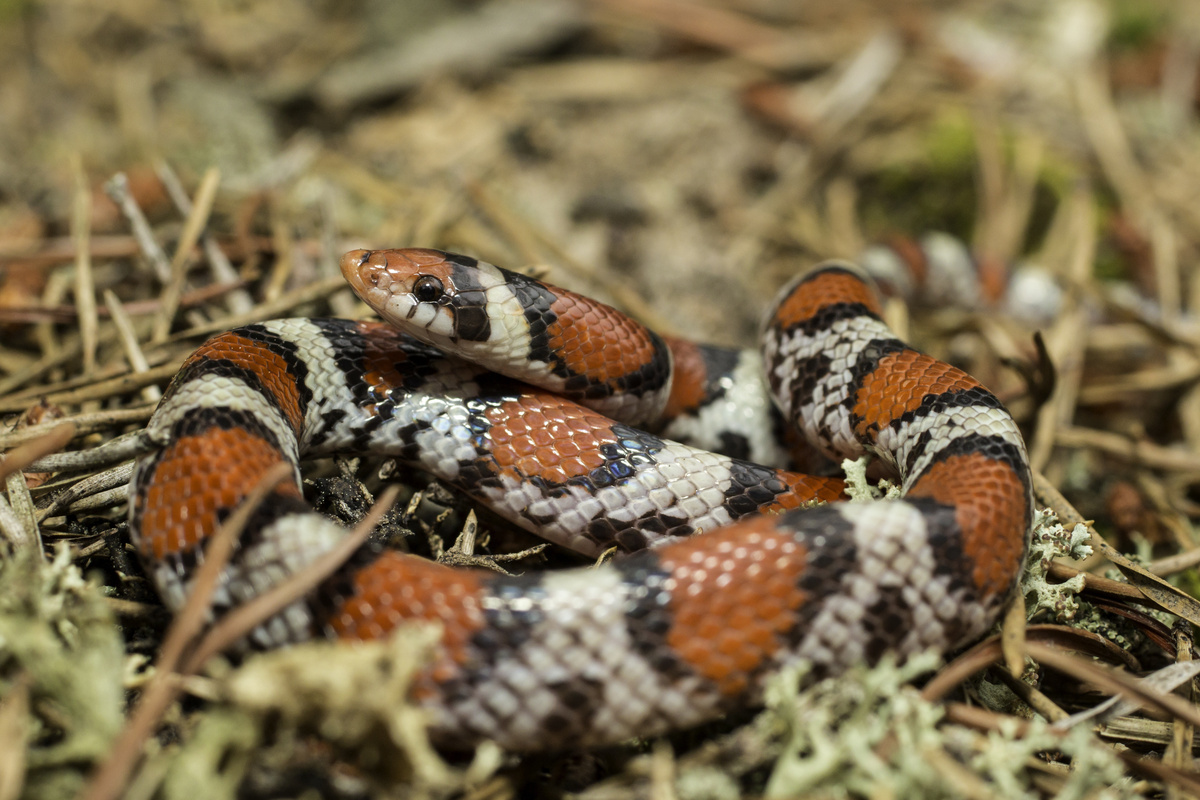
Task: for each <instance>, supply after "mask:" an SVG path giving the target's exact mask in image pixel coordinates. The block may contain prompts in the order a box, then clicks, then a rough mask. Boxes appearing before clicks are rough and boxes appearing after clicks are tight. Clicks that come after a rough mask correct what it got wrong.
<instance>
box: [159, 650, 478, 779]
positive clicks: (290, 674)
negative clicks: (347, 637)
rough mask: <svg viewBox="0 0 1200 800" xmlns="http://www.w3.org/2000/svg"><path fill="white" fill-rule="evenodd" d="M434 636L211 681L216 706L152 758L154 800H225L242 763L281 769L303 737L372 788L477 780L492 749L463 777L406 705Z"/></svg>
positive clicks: (272, 661)
mask: <svg viewBox="0 0 1200 800" xmlns="http://www.w3.org/2000/svg"><path fill="white" fill-rule="evenodd" d="M439 636H440V631H438V630H437V629H436V628H434V627H432V626H428V627H421V628H406V629H402V630H399V631H397V632H396V634H395V635H393V636H392V637H390V638H388V639H386V640H382V641H377V642H360V643H354V644H349V643H338V642H313V643H309V644H304V645H299V646H296V647H291V648H287V649H284V650H277V651H273V652H269V653H263V654H261V655H258V656H255V657H253V658H251V659H249V660H248V661H247V662H246V663H245V664H244V665H243V666H242V667H240V668H239V669H237V670H233V671H231V672H229V673H228V674H227V675H224V676H221V677H219V678H218V679H217V683H216V691H217V694H219V695H220V700H219V701H218V702H217V703H215V704H214V705H213V706H212V707H210V708H209V710H208V711H207V712H206V714H205V715H204V718H203V719H202V720H200V721H199V723H198V724H197V725H196V727H195V728H194V729H193V730H192V731H191V732H190V734H188V735H186V736H185V737H184V743H183V745H182V746H181V747H179V748H171V749H169V750H167V751H164V752H163V753H162V755H161V758H162V760H163V776H164V777H163V784H162V788H163V796H164V797H165V798H167V800H191V798H193V797H195V796H197V795H198V794H199V795H200V796H205V797H220V796H232V795H231V791H230V790H231V789H233V788H236V787H237V786H238V785H239V782H240V781H241V780H242V779H243V777H244V776H245V774H246V771H247V769H248V768H249V767H250V766H251V765H252V764H257V765H258V766H260V767H265V768H272V767H279V768H282V767H284V766H286V765H287V764H288V763H289V761H290V760H291V759H292V758H293V754H294V753H295V750H296V747H297V743H298V742H299V741H300V740H301V739H302V738H303V737H305V736H308V735H313V734H315V735H317V736H319V737H320V738H321V739H322V740H323V741H325V742H327V743H328V744H329V745H330V746H331V747H332V748H333V752H335V753H339V754H341V755H342V756H343V757H345V758H348V759H350V760H351V761H353V763H354V764H355V766H356V767H357V768H358V769H359V770H360V771H361V776H362V778H363V780H364V781H366V782H367V784H369V785H370V784H373V785H374V786H375V787H376V788H380V789H382V787H388V786H404V787H406V791H408V792H409V793H410V795H411V796H414V797H439V796H444V795H445V794H446V793H448V792H450V791H452V790H454V791H458V790H461V789H462V788H463V786H465V785H469V784H471V783H474V782H478V781H481V780H483V779H486V778H487V777H488V776H489V775H490V774H491V772H492V771H494V769H495V767H496V766H497V765H498V759H497V758H496V756H495V754H494V753H493V752H492V750H493V749H494V748H491V749H489V748H481V749H480V751H479V752H478V753H477V756H476V760H475V763H473V764H472V765H471V766H470V767H469V768H468V769H467V770H466V771H465V772H463V771H461V770H453V769H451V768H450V767H449V766H448V765H446V763H445V762H444V761H442V759H441V758H440V757H439V756H438V755H437V753H436V751H435V750H434V749H433V747H432V745H431V744H430V742H429V739H428V737H427V734H426V730H425V726H426V718H425V714H424V712H422V711H421V710H420V709H419V708H417V707H416V706H414V705H413V704H412V702H411V701H410V699H409V691H410V685H411V682H412V678H413V676H414V675H415V673H416V671H417V670H419V669H420V668H421V667H422V665H424V664H425V663H426V661H427V659H428V658H429V656H430V653H431V651H432V648H433V646H434V644H435V643H436V641H437V639H438V637H439ZM198 787H203V791H198Z"/></svg>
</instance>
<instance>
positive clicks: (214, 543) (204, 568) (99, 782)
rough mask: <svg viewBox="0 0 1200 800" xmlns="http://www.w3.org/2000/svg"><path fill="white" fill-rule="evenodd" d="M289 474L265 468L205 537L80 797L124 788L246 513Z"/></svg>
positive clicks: (173, 688)
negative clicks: (127, 709)
mask: <svg viewBox="0 0 1200 800" xmlns="http://www.w3.org/2000/svg"><path fill="white" fill-rule="evenodd" d="M291 475H292V467H291V465H290V464H287V463H279V464H276V465H275V466H274V467H272V468H271V469H269V470H267V472H266V474H265V475H263V477H262V479H261V480H260V481H259V482H258V485H257V486H255V487H254V490H253V491H252V492H251V493H250V494H249V495H248V496H247V497H246V499H245V500H244V501H243V502H242V504H241V505H240V506H239V507H238V509H237V510H236V511H235V512H234V513H233V514H232V515H230V517H229V519H228V520H226V521H225V523H224V524H223V525H221V528H220V530H218V531H217V533H216V534H215V535H214V536H213V537H212V539H211V540H210V541H209V545H208V548H207V550H206V551H205V559H204V563H203V564H202V565H201V566H200V569H199V570H198V571H197V573H196V577H195V578H194V579H193V581H192V590H191V594H190V595H189V596H188V599H187V602H186V603H185V604H184V606H183V608H182V609H181V610H180V611H179V613H178V614H177V615H176V616H175V621H174V622H173V623H171V627H170V629H169V630H168V631H167V636H166V639H165V640H164V642H163V645H162V649H161V650H160V653H159V657H158V660H157V662H156V664H155V667H156V672H155V675H154V677H153V678H152V679H151V680H150V683H149V684H148V685H147V686H146V688H145V690H144V691H143V693H142V697H141V700H140V702H139V703H138V704H137V707H136V708H135V709H134V711H133V714H132V715H131V716H130V718H129V720H128V722H127V723H126V724H125V728H124V729H123V730H122V731H121V734H120V736H118V737H117V740H116V742H115V743H114V745H113V748H112V751H111V753H110V755H109V757H108V758H107V759H106V760H105V761H104V762H103V763H102V764H100V765H99V766H98V767H97V769H96V771H95V772H94V773H93V774H92V777H91V780H90V781H88V784H87V786H86V787H85V788H84V790H83V792H82V793H81V794H80V798H81V800H115V798H117V797H119V796H120V795H121V794H122V792H123V791H124V790H125V786H126V782H127V780H128V778H129V776H130V774H131V773H132V771H133V769H134V767H135V766H136V764H137V762H138V759H139V758H140V756H141V753H142V746H143V744H144V743H145V741H146V738H147V737H148V736H149V735H150V734H151V733H152V732H153V730H154V727H155V726H156V725H157V724H158V721H159V720H160V719H161V718H162V715H163V714H164V713H165V712H166V710H167V707H168V706H170V704H171V703H172V702H173V701H174V699H175V698H176V697H177V696H178V694H179V689H180V684H179V678H180V677H181V676H180V674H179V673H176V672H175V668H176V665H177V664H178V663H179V659H180V657H181V656H182V655H183V652H184V650H185V649H186V647H187V646H188V643H190V642H191V641H192V639H193V638H194V637H195V636H196V633H197V631H199V629H200V627H201V626H202V625H203V624H204V619H205V617H206V616H207V615H208V609H209V605H210V603H211V602H212V593H213V592H214V591H215V590H216V587H217V580H218V578H219V577H220V574H221V571H222V570H223V569H224V568H225V564H226V562H227V561H228V560H229V556H230V555H231V554H232V553H233V549H234V545H235V543H236V542H237V539H238V537H239V536H241V534H242V531H243V530H244V529H245V527H246V523H247V522H248V521H249V519H250V515H251V514H253V513H254V511H255V510H256V509H257V508H258V507H259V506H260V505H261V504H262V502H263V500H265V499H266V497H267V495H268V494H269V493H270V492H271V491H272V490H274V488H275V486H276V485H278V484H279V483H280V482H281V481H284V480H287V479H288V478H289V477H291Z"/></svg>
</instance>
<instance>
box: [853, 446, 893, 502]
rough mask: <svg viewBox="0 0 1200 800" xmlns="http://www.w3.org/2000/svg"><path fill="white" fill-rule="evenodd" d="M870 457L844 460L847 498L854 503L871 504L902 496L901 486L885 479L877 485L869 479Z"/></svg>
mask: <svg viewBox="0 0 1200 800" xmlns="http://www.w3.org/2000/svg"><path fill="white" fill-rule="evenodd" d="M871 460H872V459H871V457H870V456H861V457H860V458H847V459H843V460H842V472H844V473H846V496H847V497H849V498H850V502H852V503H869V502H873V501H875V500H895V499H897V498H899V497H900V496H901V490H900V487H899V486H896V485H895V484H893V483H892V482H891V481H889V480H887V479H884V480H881V481H879V482H878V483H877V484H873V483H871V481H870V480H869V479H868V478H867V467H869V466H870V465H871Z"/></svg>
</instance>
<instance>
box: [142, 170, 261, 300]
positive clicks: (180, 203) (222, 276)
mask: <svg viewBox="0 0 1200 800" xmlns="http://www.w3.org/2000/svg"><path fill="white" fill-rule="evenodd" d="M154 172H155V173H156V174H157V175H158V179H159V180H160V181H162V185H163V186H164V187H165V188H166V190H167V194H169V195H170V196H171V202H173V203H174V204H175V207H176V208H177V209H179V212H180V213H181V214H184V215H185V216H190V215H191V214H192V208H193V207H192V199H191V198H190V197H188V196H187V192H186V191H185V190H184V188H183V183H182V182H180V180H179V176H178V175H176V174H175V170H173V169H171V165H170V164H168V163H167V162H166V161H163V160H162V159H158V160H156V161H155V162H154ZM200 244H201V246H202V247H203V248H204V255H205V257H206V258H207V259H208V265H209V268H210V269H212V274H213V277H214V278H215V279H216V282H217V283H218V284H233V283H237V282H238V281H239V275H238V273H237V270H235V269H234V268H233V264H231V263H229V258H228V257H227V256H226V255H225V251H224V250H222V249H221V246H220V245H219V244H217V239H216V237H215V236H213V235H212V234H211V233H209V232H208V231H205V232H204V233H203V234H202V235H201V237H200ZM226 303H227V305H228V308H229V310H230V311H231V312H233V313H235V314H236V313H239V312H245V311H249V310H250V309H252V308H254V300H253V299H251V297H250V293H249V292H247V291H246V290H244V289H240V288H239V289H234V290H233V291H232V292H230V293H229V297H228V298H227V299H226Z"/></svg>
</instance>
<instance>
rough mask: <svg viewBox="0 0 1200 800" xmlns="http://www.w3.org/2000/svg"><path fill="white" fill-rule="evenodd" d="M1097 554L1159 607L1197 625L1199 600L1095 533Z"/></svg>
mask: <svg viewBox="0 0 1200 800" xmlns="http://www.w3.org/2000/svg"><path fill="white" fill-rule="evenodd" d="M1092 540H1093V541H1094V542H1095V543H1096V545H1097V546H1098V549H1099V551H1100V554H1101V555H1103V556H1104V557H1105V558H1107V559H1108V560H1109V561H1111V562H1112V563H1113V565H1115V566H1116V568H1117V569H1119V570H1121V574H1122V575H1124V576H1125V577H1126V578H1128V579H1129V582H1130V583H1131V584H1132V585H1133V586H1135V587H1136V588H1137V589H1139V590H1140V591H1141V592H1142V593H1143V594H1144V595H1145V596H1146V598H1147V599H1148V600H1150V601H1151V602H1153V603H1154V604H1155V605H1157V606H1158V607H1159V608H1160V609H1162V610H1163V611H1166V612H1168V613H1171V614H1174V615H1176V616H1177V617H1182V618H1183V619H1186V620H1187V621H1188V622H1190V623H1192V624H1193V625H1200V600H1197V599H1196V598H1194V597H1192V596H1191V595H1189V594H1187V593H1186V592H1183V591H1181V590H1179V589H1176V588H1175V587H1174V586H1172V585H1171V584H1169V583H1167V582H1166V581H1165V580H1163V579H1162V578H1160V577H1158V576H1157V575H1155V574H1154V573H1152V572H1150V571H1149V570H1148V569H1146V568H1145V567H1143V566H1142V565H1141V564H1138V563H1137V562H1135V561H1132V560H1130V559H1129V558H1127V557H1125V555H1124V554H1122V553H1120V552H1118V551H1117V550H1116V549H1114V548H1113V547H1112V546H1111V545H1109V544H1108V542H1106V541H1104V540H1103V539H1102V538H1100V536H1099V535H1098V534H1092Z"/></svg>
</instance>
